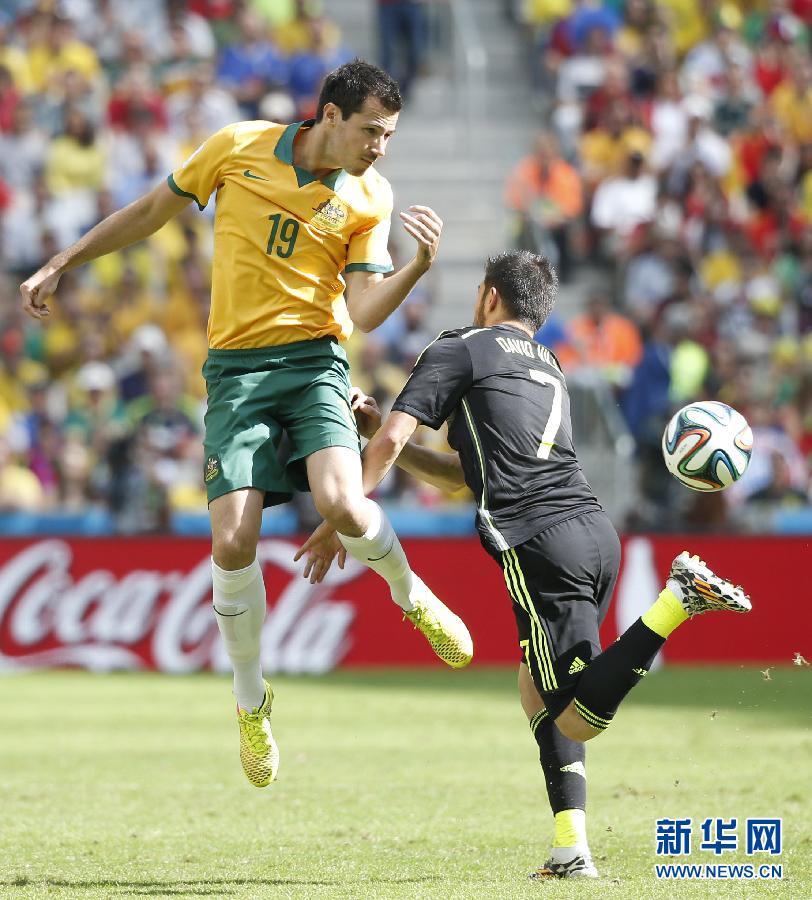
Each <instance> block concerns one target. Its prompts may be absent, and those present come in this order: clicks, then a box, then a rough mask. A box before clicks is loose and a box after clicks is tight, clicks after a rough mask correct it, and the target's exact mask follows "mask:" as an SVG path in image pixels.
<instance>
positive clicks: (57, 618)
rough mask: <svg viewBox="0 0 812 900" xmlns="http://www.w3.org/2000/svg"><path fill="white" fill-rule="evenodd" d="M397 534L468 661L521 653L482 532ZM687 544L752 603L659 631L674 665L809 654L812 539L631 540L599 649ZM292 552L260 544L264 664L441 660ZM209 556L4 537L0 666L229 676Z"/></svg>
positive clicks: (503, 660)
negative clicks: (457, 618) (667, 632)
mask: <svg viewBox="0 0 812 900" xmlns="http://www.w3.org/2000/svg"><path fill="white" fill-rule="evenodd" d="M404 543H405V546H406V551H407V553H408V555H409V558H410V560H411V562H412V565H413V567H414V569H415V571H417V572H418V573H419V574H420V575H421V576H422V577H423V578H424V579H425V581H426V582H427V583H428V584H429V585H430V586H431V587H432V589H433V590H434V591H435V593H436V594H437V595H438V596H439V597H441V598H442V599H443V600H444V601H445V602H446V603H447V604H448V605H449V606H450V607H451V608H452V609H454V610H455V611H456V612H457V613H459V614H460V615H461V616H462V617H463V618H464V619H465V621H466V622H467V624H468V626H469V628H470V630H471V634H472V635H473V638H474V664H480V665H482V664H486V665H503V664H514V663H516V662H517V661H518V660H519V652H518V647H517V646H516V636H515V626H514V623H513V616H512V613H511V610H510V603H509V601H508V597H507V592H506V590H505V586H504V582H503V580H502V573H501V570H500V569H499V567H498V566H497V565H496V564H495V563H494V562H493V561H492V560H491V559H490V558H489V557H488V556H487V555H486V554H485V552H484V551H483V550H482V549H481V548H480V546H479V542H478V541H477V540H476V539H475V538H465V539H449V540H412V541H405V542H404ZM686 545H687V546H688V547H689V548H690V549H692V550H696V551H698V552H700V553H701V554H702V555H703V556H704V558H706V559H707V561H708V562H709V563H710V564H711V565H712V566H713V567H714V568H716V569H717V571H719V572H721V573H722V574H724V575H725V576H727V577H729V578H732V579H733V580H735V581H736V582H740V583H741V584H743V585H744V586H745V587H746V589H747V590H748V592H749V593H750V594H751V596H752V598H753V606H754V609H753V612H752V613H750V614H749V615H747V616H734V615H727V614H711V615H707V616H703V617H701V618H700V619H698V620H697V621H695V622H691V623H690V624H687V625H685V626H683V627H682V628H680V629H679V630H678V631H677V632H676V633H675V634H674V635H673V636H672V638H670V639H669V641H668V644H667V646H666V649H665V660H666V661H667V662H668V663H680V662H685V663H688V662H690V663H700V662H708V663H710V662H743V663H747V662H751V663H754V662H759V663H775V664H782V663H783V664H789V663H790V662H791V661H792V658H793V655H794V654H795V653H796V652H800V653H802V654H803V655H804V656H806V657H807V658H812V644H810V641H812V637H810V635H812V578H810V576H809V569H808V567H809V561H810V546H812V541H810V540H809V539H806V538H786V537H782V538H770V537H766V538H721V537H720V538H711V537H701V538H697V537H692V538H690V539H687V538H673V537H646V536H632V537H627V538H626V539H625V540H624V554H623V567H622V570H621V574H620V579H619V581H618V587H617V591H616V593H615V600H614V603H613V607H612V610H611V611H610V613H609V616H608V618H607V621H606V623H605V625H604V632H603V637H604V644H606V643H607V642H609V641H611V640H613V639H614V637H615V636H616V635H617V634H618V633H619V632H621V631H623V630H625V628H627V627H628V626H629V625H630V624H631V623H632V622H633V621H634V620H635V619H636V618H637V617H638V616H639V615H640V613H641V612H642V611H643V610H645V609H646V608H647V607H648V605H649V604H650V603H651V602H652V600H653V599H654V598H655V597H656V596H657V594H658V593H659V591H660V590H661V588H662V585H663V581H664V578H665V577H666V575H667V572H668V568H669V566H670V563H671V560H672V559H673V557H674V556H675V555H676V554H677V553H679V552H680V551H681V550H682V549H683V548H684V546H686ZM296 546H297V543H296V542H295V541H293V540H280V539H267V540H263V541H261V543H260V546H259V550H258V555H259V559H260V562H261V564H262V566H263V570H264V573H265V580H266V585H267V589H268V606H269V613H268V617H267V619H266V622H265V627H264V631H263V636H262V655H263V665H264V667H265V669H266V670H267V671H268V672H274V671H277V672H278V671H283V672H307V673H318V672H325V671H328V670H330V669H332V668H334V667H336V666H339V665H341V666H387V665H391V666H415V665H417V666H420V665H442V664H441V663H439V661H438V660H437V659H436V658H435V657H434V655H433V653H432V652H431V650H430V649H429V648H428V646H427V645H426V643H425V641H424V639H423V638H422V636H421V635H420V634H418V633H417V632H415V631H414V630H413V629H412V627H411V625H410V624H409V623H408V622H404V621H402V615H401V613H400V611H399V609H398V608H397V607H396V606H395V605H394V604H393V603H392V601H391V600H390V599H389V596H388V591H387V589H386V586H385V584H384V583H383V582H382V581H381V580H380V579H379V578H378V577H377V576H376V575H374V574H373V573H371V572H370V571H369V570H367V569H365V568H363V567H362V566H360V565H359V564H358V563H356V562H355V561H353V560H350V559H348V560H347V566H346V568H345V569H344V570H343V571H340V570H338V569H334V570H332V571H331V572H330V573H329V575H328V577H327V579H326V580H325V582H324V583H323V584H321V585H311V584H309V583H308V582H306V581H305V580H304V579H303V578H301V577H300V575H301V564H300V563H294V562H293V553H294V550H295V548H296ZM208 554H209V546H208V543H207V542H206V541H203V540H200V539H183V538H162V539H156V538H115V539H113V538H111V539H96V538H82V539H64V538H56V537H54V538H40V539H19V540H3V541H0V669H9V668H20V667H32V666H80V667H84V668H88V669H93V670H99V671H107V670H111V669H140V668H147V669H153V668H154V669H159V670H162V671H166V672H192V671H196V670H199V669H206V668H211V669H215V670H227V669H228V668H229V666H228V660H227V659H226V657H225V654H224V652H223V649H222V646H221V645H220V641H219V637H218V634H217V627H216V624H215V622H214V616H213V614H212V611H211V575H210V569H209V555H208Z"/></svg>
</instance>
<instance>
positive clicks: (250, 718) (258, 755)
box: [237, 681, 279, 787]
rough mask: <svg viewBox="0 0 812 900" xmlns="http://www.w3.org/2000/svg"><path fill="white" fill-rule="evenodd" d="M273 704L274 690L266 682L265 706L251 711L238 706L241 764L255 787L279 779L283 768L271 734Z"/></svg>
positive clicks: (265, 785)
mask: <svg viewBox="0 0 812 900" xmlns="http://www.w3.org/2000/svg"><path fill="white" fill-rule="evenodd" d="M272 703H273V691H272V690H271V686H270V684H269V683H268V682H267V681H266V682H265V699H264V700H263V701H262V706H260V707H259V708H255V709H253V710H251V711H249V710H247V709H240V708H239V706H238V707H237V724H238V725H239V728H240V761H241V762H242V768H243V772H245V777H246V778H247V779H248V780H249V781H250V782H251V784H253V785H254V787H267V785H269V784H270V783H271V782H272V781H274V780H275V779H276V773H277V770H278V769H279V748H278V747H277V746H276V741H275V740H274V739H273V734H271V704H272Z"/></svg>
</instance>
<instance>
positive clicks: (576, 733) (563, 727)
mask: <svg viewBox="0 0 812 900" xmlns="http://www.w3.org/2000/svg"><path fill="white" fill-rule="evenodd" d="M555 724H556V725H557V726H558V730H559V731H560V732H561V733H562V734H563V735H564V737H568V738H569V739H570V740H571V741H581V742H582V743H583V742H585V741H590V740H592V738H594V737H597V736H598V735H599V734H600V733H601V732H602V731H603V729H602V728H596V727H595V726H594V725H590V723H589V722H587V720H586V719H585V718H584V716H583V714H582V713H581V712H580V711H579V710H578V709H577V707H576V705H575V701H574V700H573V701H572V702H571V703H570V704H569V706H567V707H566V708H565V709H564V711H563V712H562V713H561V714H560V715H559V716H558V717H557V718H556V720H555Z"/></svg>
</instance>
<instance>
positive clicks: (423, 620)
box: [404, 575, 474, 669]
mask: <svg viewBox="0 0 812 900" xmlns="http://www.w3.org/2000/svg"><path fill="white" fill-rule="evenodd" d="M409 599H410V600H411V601H412V603H413V604H414V609H413V610H411V611H410V612H407V613H404V615H405V617H406V618H407V619H408V620H409V621H410V622H411V623H412V625H414V627H415V628H416V629H417V630H418V631H420V632H421V633H422V634H423V635H424V636H425V638H426V640H427V641H428V642H429V644H430V645H431V649H432V650H433V651H434V652H435V653H436V654H437V655H438V656H439V657H440V659H441V660H442V661H443V662H444V663H447V664H448V665H449V666H451V668H452V669H461V668H463V666H467V665H468V663H469V662H471V659H472V657H473V655H474V642H473V641H472V640H471V635H470V633H469V631H468V629H467V628H466V626H465V622H463V621H462V619H461V618H460V617H459V616H457V615H455V614H454V613H453V612H451V610H450V609H449V608H448V607H447V606H446V605H445V604H444V603H443V602H442V601H440V600H438V599H437V597H435V596H434V594H433V593H432V592H431V591H430V590H429V588H428V587H426V585H425V584H424V582H423V581H422V580H421V579H420V578H418V577H417V576H416V575H415V576H414V584H413V586H412V590H411V593H410V595H409Z"/></svg>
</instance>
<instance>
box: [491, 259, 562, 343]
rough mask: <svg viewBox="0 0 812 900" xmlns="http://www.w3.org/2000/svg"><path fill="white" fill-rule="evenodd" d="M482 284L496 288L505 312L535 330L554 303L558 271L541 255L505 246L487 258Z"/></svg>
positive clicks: (544, 319)
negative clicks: (505, 309) (504, 249)
mask: <svg viewBox="0 0 812 900" xmlns="http://www.w3.org/2000/svg"><path fill="white" fill-rule="evenodd" d="M484 284H485V288H486V290H490V289H491V288H492V287H493V288H496V290H497V291H498V292H499V296H500V297H501V298H502V302H503V303H504V304H505V306H506V307H507V309H508V312H510V313H511V314H512V315H513V316H514V317H515V318H516V319H518V320H519V321H520V322H521V323H522V324H523V325H526V326H527V327H528V328H532V329H533V331H534V332H535V331H538V329H539V328H541V326H542V325H543V324H544V323H545V322H546V321H547V317H548V316H549V315H550V312H551V311H552V308H553V305H554V304H555V295H556V291H557V290H558V275H556V272H555V269H554V268H553V267H552V266H551V265H550V261H549V260H548V259H547V258H546V257H544V256H539V255H538V254H536V253H531V252H530V251H529V250H507V251H505V252H504V253H497V254H496V256H491V257H489V258H488V261H487V263H485V281H484Z"/></svg>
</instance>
